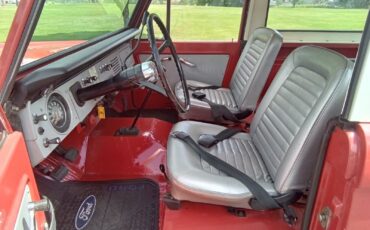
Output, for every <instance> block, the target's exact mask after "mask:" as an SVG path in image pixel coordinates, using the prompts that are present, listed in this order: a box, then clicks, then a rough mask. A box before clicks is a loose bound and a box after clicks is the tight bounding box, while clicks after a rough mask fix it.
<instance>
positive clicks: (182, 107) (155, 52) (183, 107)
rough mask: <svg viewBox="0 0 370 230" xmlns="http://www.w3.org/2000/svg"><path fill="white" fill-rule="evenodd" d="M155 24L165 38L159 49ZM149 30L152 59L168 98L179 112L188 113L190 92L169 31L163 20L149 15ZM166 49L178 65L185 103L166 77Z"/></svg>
mask: <svg viewBox="0 0 370 230" xmlns="http://www.w3.org/2000/svg"><path fill="white" fill-rule="evenodd" d="M154 22H155V23H156V24H157V26H158V27H159V29H160V30H161V32H162V35H163V38H164V41H163V43H162V44H161V45H160V46H159V48H158V47H157V40H156V38H155V34H154ZM147 30H148V40H149V43H150V47H151V49H152V58H153V60H154V63H155V64H156V66H157V70H158V75H159V78H160V80H161V83H162V85H163V87H164V89H165V91H166V94H167V96H168V97H169V98H170V100H171V101H172V103H173V104H174V105H175V107H176V109H177V111H178V112H180V113H184V112H186V111H188V110H189V107H190V97H189V91H188V87H187V84H186V81H185V76H184V70H183V69H182V66H181V63H180V60H179V56H178V55H177V53H176V49H175V46H174V44H173V42H172V40H171V37H170V35H169V34H168V31H167V29H166V27H165V26H164V24H163V22H162V20H161V19H160V18H159V16H158V15H156V14H150V15H149V17H148V21H147ZM166 48H169V49H170V51H171V55H172V58H173V60H174V62H175V64H176V69H177V72H178V74H179V77H180V81H181V86H182V89H183V93H184V99H185V100H184V103H182V102H181V101H179V99H178V98H177V97H176V94H175V92H174V89H172V87H171V85H170V84H169V82H168V79H167V76H166V69H165V68H164V67H163V65H162V62H161V57H160V53H161V52H162V51H163V50H165V49H166Z"/></svg>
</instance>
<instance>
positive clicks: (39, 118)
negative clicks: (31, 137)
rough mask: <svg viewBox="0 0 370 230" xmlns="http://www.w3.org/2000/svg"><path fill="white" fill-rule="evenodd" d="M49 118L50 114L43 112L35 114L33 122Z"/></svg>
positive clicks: (36, 122)
mask: <svg viewBox="0 0 370 230" xmlns="http://www.w3.org/2000/svg"><path fill="white" fill-rule="evenodd" d="M47 120H48V116H47V115H46V114H41V115H37V114H33V123H35V124H38V123H39V122H40V121H47Z"/></svg>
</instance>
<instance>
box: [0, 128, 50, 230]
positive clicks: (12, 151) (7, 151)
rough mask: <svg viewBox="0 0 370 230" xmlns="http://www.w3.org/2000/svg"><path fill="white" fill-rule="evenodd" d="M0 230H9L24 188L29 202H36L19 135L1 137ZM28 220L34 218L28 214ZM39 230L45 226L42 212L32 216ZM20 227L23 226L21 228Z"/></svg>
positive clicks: (16, 213) (21, 136)
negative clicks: (2, 138)
mask: <svg viewBox="0 0 370 230" xmlns="http://www.w3.org/2000/svg"><path fill="white" fill-rule="evenodd" d="M0 156H1V160H0V188H1V189H0V197H1V202H0V215H1V221H0V229H13V228H14V226H15V224H16V221H17V216H18V215H19V214H18V213H19V211H20V206H21V203H22V199H23V197H24V194H25V191H26V190H27V189H26V187H28V188H29V194H30V196H31V199H32V200H33V201H37V200H39V199H40V196H39V193H38V189H37V186H36V182H35V178H34V175H33V171H32V168H31V164H30V160H29V157H28V153H27V149H26V145H25V142H24V139H23V135H22V133H20V132H13V133H11V134H9V135H8V136H6V137H4V142H3V143H2V146H1V149H0ZM29 214H30V215H31V216H30V218H32V219H34V217H33V216H32V213H31V212H30V213H29ZM35 215H36V220H37V223H38V226H39V228H40V229H41V226H43V224H44V223H45V218H44V215H43V214H42V213H36V214H35ZM22 226H23V225H22Z"/></svg>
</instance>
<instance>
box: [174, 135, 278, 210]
mask: <svg viewBox="0 0 370 230" xmlns="http://www.w3.org/2000/svg"><path fill="white" fill-rule="evenodd" d="M171 135H172V136H173V137H176V138H178V139H180V140H182V141H184V142H185V143H186V144H187V145H189V146H190V147H191V148H192V149H193V150H194V152H196V153H197V154H198V155H199V156H200V157H201V158H202V159H203V160H205V161H206V162H207V163H208V164H210V165H212V166H213V167H215V168H216V169H218V170H220V171H222V172H224V173H226V174H227V175H229V176H231V177H233V178H235V179H237V180H238V181H240V182H241V183H243V184H244V185H245V186H246V187H247V188H248V189H249V191H250V192H251V193H252V195H253V196H254V197H255V198H256V200H257V201H258V203H259V205H260V207H262V208H263V209H279V208H282V206H281V205H280V204H278V203H277V201H276V200H274V199H273V198H272V197H271V196H270V195H269V194H268V193H267V191H266V190H265V189H264V188H262V187H261V185H259V184H258V183H257V182H256V181H254V180H253V179H252V178H250V177H249V176H248V175H246V174H244V173H243V172H241V171H240V170H238V169H236V168H234V167H233V166H231V165H229V164H228V163H226V162H225V161H223V160H221V159H219V158H217V157H216V156H214V155H212V154H210V153H208V152H207V151H205V150H204V149H202V148H201V147H200V146H199V145H198V144H197V143H196V142H195V141H194V140H193V139H192V138H191V137H190V136H189V134H187V133H185V132H173V133H172V134H171Z"/></svg>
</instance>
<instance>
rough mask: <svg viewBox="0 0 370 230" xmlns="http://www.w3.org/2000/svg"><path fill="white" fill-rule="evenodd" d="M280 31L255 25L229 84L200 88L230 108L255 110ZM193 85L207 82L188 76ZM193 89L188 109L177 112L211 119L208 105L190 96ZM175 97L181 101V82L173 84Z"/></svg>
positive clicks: (278, 48) (203, 85) (192, 117)
mask: <svg viewBox="0 0 370 230" xmlns="http://www.w3.org/2000/svg"><path fill="white" fill-rule="evenodd" d="M282 42H283V38H282V36H281V34H280V33H279V32H278V31H276V30H272V29H269V28H258V29H256V30H255V31H254V33H253V34H252V36H251V37H250V38H249V40H248V42H247V44H246V46H245V47H244V50H243V52H242V54H241V55H240V58H239V61H238V64H237V66H236V68H235V71H234V74H233V76H232V79H231V82H230V88H219V89H203V90H199V91H200V92H202V93H204V94H205V95H206V97H207V99H208V100H210V101H211V102H213V103H216V104H220V105H224V106H226V107H227V108H228V109H229V110H230V111H231V112H233V113H238V112H242V111H246V110H247V109H248V110H252V111H253V110H254V109H255V107H256V104H257V100H258V98H259V96H260V94H261V91H262V88H263V86H264V85H265V82H266V80H267V78H268V75H269V73H270V71H271V68H272V66H273V64H274V62H275V59H276V56H277V54H278V52H279V50H280V48H281V45H282ZM187 84H188V85H189V86H193V87H205V86H209V85H208V84H206V83H203V82H198V81H192V80H188V81H187ZM193 92H194V91H193V90H189V95H190V97H191V98H190V104H191V107H190V109H189V111H188V112H186V113H182V114H180V116H181V117H182V118H184V119H196V120H202V121H214V119H213V117H212V113H211V108H210V106H209V105H208V104H207V103H206V102H203V101H200V100H197V99H195V98H193V97H192V96H191V95H192V93H193ZM175 93H176V96H177V98H178V99H179V100H180V101H181V102H183V103H184V93H183V89H182V86H181V82H179V83H177V84H176V85H175Z"/></svg>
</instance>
